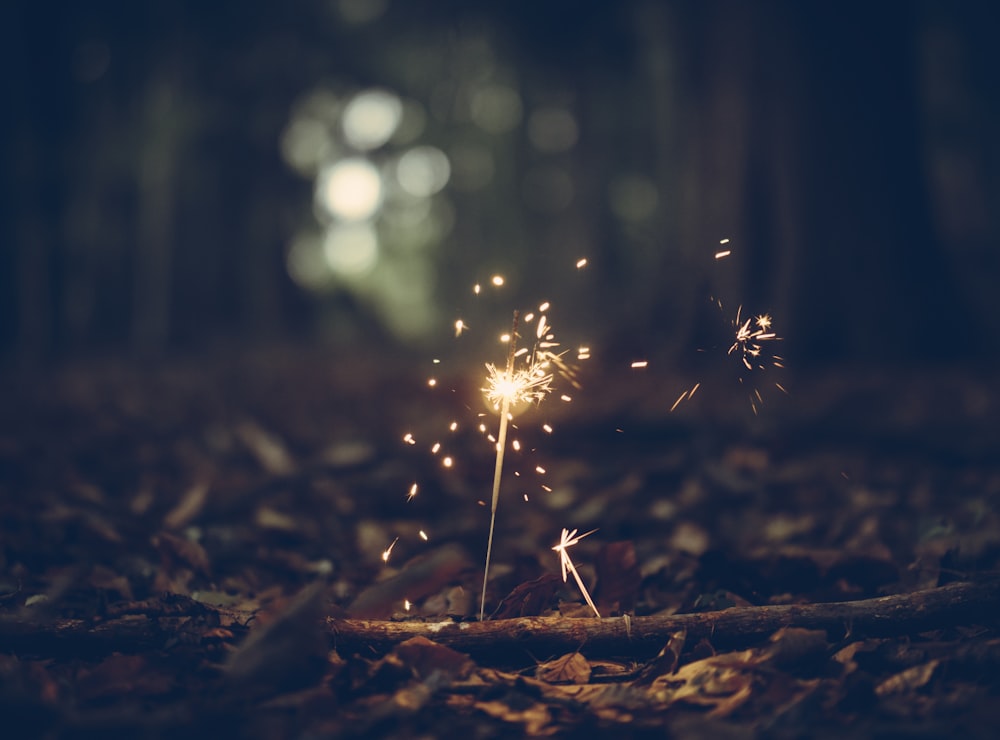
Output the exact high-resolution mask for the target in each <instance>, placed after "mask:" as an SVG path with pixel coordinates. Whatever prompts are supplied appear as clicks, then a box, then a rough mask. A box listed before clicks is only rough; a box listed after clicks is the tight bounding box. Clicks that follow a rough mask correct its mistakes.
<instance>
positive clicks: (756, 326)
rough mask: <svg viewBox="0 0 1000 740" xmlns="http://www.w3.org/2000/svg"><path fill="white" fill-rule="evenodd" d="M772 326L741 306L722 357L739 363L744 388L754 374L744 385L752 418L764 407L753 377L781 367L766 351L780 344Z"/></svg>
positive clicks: (725, 249) (766, 317)
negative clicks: (748, 391)
mask: <svg viewBox="0 0 1000 740" xmlns="http://www.w3.org/2000/svg"><path fill="white" fill-rule="evenodd" d="M728 244H729V239H723V240H722V241H720V242H719V247H720V249H719V250H718V251H716V253H715V259H716V261H718V260H721V259H725V258H726V257H729V256H730V255H731V254H732V249H730V248H729V246H728ZM716 305H717V306H718V307H719V309H720V310H723V305H722V301H721V300H716ZM773 325H774V320H773V319H772V318H771V315H770V314H769V313H762V314H757V315H756V316H747V317H744V315H743V306H742V305H740V306H739V307H738V308H737V309H736V317H735V318H734V319H733V320H732V328H733V335H732V336H733V341H732V344H730V345H729V349H728V351H727V352H726V354H727V355H728V356H730V357H735V358H736V359H737V361H738V362H739V366H740V375H739V377H738V380H739V382H740V384H743V385H747V383H746V382H745V381H746V378H748V377H751V374H755V375H754V376H753V378H752V382H750V383H749V384H748V385H749V386H750V396H749V397H750V408H751V409H752V410H753V413H754V414H755V415H756V414H757V413H758V412H759V410H760V405H761V404H762V403H764V395H763V394H762V393H761V390H760V387H759V386H758V385H757V383H756V382H755V381H756V375H758V374H760V373H763V372H765V371H767V370H768V369H769V368H772V367H773V368H782V367H784V360H783V359H782V358H781V357H780V356H779V355H776V354H774V353H773V352H771V351H770V347H769V345H770V344H771V343H772V342H777V341H780V340H781V337H779V336H778V334H777V332H775V330H774V326H773ZM633 367H635V363H633ZM774 386H775V387H776V388H777V389H778V390H780V391H781V392H782V393H787V392H788V391H786V390H785V388H784V386H782V385H781V383H779V382H777V381H775V382H774ZM700 387H701V383H700V382H698V383H695V384H694V385H693V386H692V387H691V388H689V389H687V390H686V391H684V392H683V393H681V394H680V395H679V396H678V397H677V400H676V401H674V404H673V406H671V407H670V411H673V410H674V409H676V408H677V407H678V406H680V405H681V403H683V402H684V401H690V400H691V398H692V397H693V396H694V394H695V393H696V392H697V391H698V389H699V388H700Z"/></svg>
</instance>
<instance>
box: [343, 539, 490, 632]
mask: <svg viewBox="0 0 1000 740" xmlns="http://www.w3.org/2000/svg"><path fill="white" fill-rule="evenodd" d="M470 562H471V561H470V560H469V556H468V554H466V552H465V550H463V549H462V548H461V547H459V546H458V545H444V546H442V547H438V548H436V549H434V550H432V551H431V552H429V553H426V554H424V555H421V556H419V557H416V558H413V559H412V560H411V561H409V562H408V563H407V564H406V565H405V566H403V569H402V570H401V571H400V572H399V573H398V574H397V575H395V576H393V577H392V578H388V579H386V580H384V581H380V582H379V583H374V584H372V585H371V586H368V588H366V589H364V590H363V591H362V592H361V593H360V594H358V596H357V598H356V599H354V601H353V602H352V603H351V605H350V606H349V607H348V608H347V611H348V613H349V614H350V615H351V616H352V617H357V618H360V619H387V618H388V617H391V616H392V614H393V613H394V612H395V611H396V610H401V609H402V607H403V601H404V600H405V599H409V600H410V601H416V600H418V599H422V598H424V597H426V596H430V595H431V594H435V593H437V592H438V591H440V590H441V589H442V588H444V587H445V586H447V585H448V584H449V583H451V582H452V581H454V580H455V579H456V578H457V577H458V576H459V575H460V574H461V573H462V572H463V571H464V570H466V569H467V568H468V567H469V565H470Z"/></svg>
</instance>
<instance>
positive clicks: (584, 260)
mask: <svg viewBox="0 0 1000 740" xmlns="http://www.w3.org/2000/svg"><path fill="white" fill-rule="evenodd" d="M586 266H587V258H586V257H581V258H580V259H578V260H577V261H576V269H577V270H580V269H582V268H584V267H586Z"/></svg>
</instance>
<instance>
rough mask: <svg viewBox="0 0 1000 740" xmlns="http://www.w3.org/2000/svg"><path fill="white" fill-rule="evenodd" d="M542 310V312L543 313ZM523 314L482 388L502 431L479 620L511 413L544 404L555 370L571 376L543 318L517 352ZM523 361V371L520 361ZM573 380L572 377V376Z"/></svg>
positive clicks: (516, 317)
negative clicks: (502, 359)
mask: <svg viewBox="0 0 1000 740" xmlns="http://www.w3.org/2000/svg"><path fill="white" fill-rule="evenodd" d="M540 310H541V309H540ZM519 317H520V314H519V313H518V312H517V311H515V312H514V320H513V325H512V327H511V330H510V334H509V335H506V336H507V337H508V338H507V342H508V345H509V346H508V349H507V364H506V366H505V367H504V369H503V370H499V369H498V368H497V367H496V365H493V364H489V363H488V364H487V365H486V371H487V378H486V381H487V384H486V387H485V388H483V389H482V390H483V393H484V394H485V395H486V400H487V401H488V402H489V403H490V404H491V405H492V406H493V408H494V409H495V410H496V411H497V412H498V413H499V415H500V428H499V431H498V432H497V441H496V465H495V467H494V469H493V495H492V498H491V500H490V533H489V536H488V538H487V541H486V567H485V568H484V570H483V593H482V600H481V601H480V604H479V620H480V621H482V620H483V619H484V618H485V615H486V585H487V581H488V580H489V575H490V558H491V556H492V554H493V532H494V528H495V526H496V517H497V503H498V501H499V499H500V480H501V478H502V476H503V458H504V452H505V450H506V448H507V428H508V425H509V423H510V420H511V419H512V418H513V414H512V409H513V408H516V407H517V406H519V405H521V404H524V403H541V402H542V400H543V399H544V398H545V396H547V395H548V394H549V393H550V392H551V391H552V380H553V368H555V369H556V370H559V371H561V372H563V373H564V374H569V368H568V366H566V364H565V363H563V362H562V357H561V355H560V354H557V353H555V352H553V349H554V348H555V347H557V346H558V343H556V342H555V341H554V340H553V338H552V334H551V331H550V327H549V326H548V324H547V321H546V317H545V315H544V314H542V315H541V316H539V318H538V325H537V328H536V331H535V336H536V341H535V346H534V347H533V348H532V349H531V350H528V349H527V348H523V349H521V350H518V349H517V337H518V334H517V327H518V320H519ZM518 359H522V360H523V364H522V366H521V367H518V366H517V360H518ZM570 377H572V376H571V375H570Z"/></svg>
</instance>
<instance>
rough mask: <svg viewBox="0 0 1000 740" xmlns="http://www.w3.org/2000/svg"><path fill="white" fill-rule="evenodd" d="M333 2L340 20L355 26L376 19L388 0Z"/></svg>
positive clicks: (341, 0) (337, 0)
mask: <svg viewBox="0 0 1000 740" xmlns="http://www.w3.org/2000/svg"><path fill="white" fill-rule="evenodd" d="M335 3H336V9H337V14H338V15H339V16H340V18H341V20H343V21H344V22H345V23H350V24H351V25H355V26H361V25H364V24H365V23H371V22H372V21H375V20H378V19H379V17H381V15H382V14H383V13H385V10H386V7H387V6H388V5H389V2H388V0H335Z"/></svg>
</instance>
